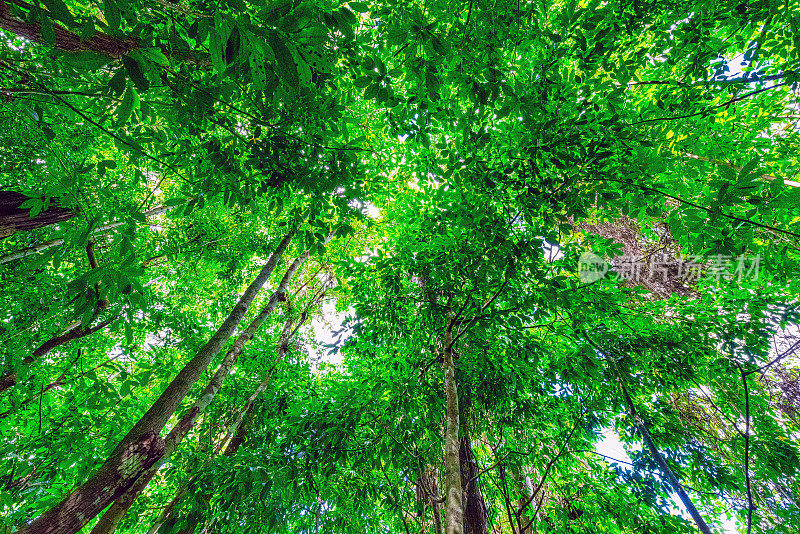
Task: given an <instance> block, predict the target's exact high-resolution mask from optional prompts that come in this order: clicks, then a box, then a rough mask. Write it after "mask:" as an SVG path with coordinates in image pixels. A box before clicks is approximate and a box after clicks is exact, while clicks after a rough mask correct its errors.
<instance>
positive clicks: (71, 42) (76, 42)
mask: <svg viewBox="0 0 800 534" xmlns="http://www.w3.org/2000/svg"><path fill="white" fill-rule="evenodd" d="M11 4H15V5H16V6H18V7H21V8H23V9H25V10H30V9H31V7H32V6H31V5H30V4H28V3H27V2H24V1H22V0H11V1H8V0H0V29H3V30H6V31H9V32H11V33H14V34H16V35H18V36H19V37H24V38H25V39H27V40H29V41H31V42H33V43H39V44H45V45H47V44H48V43H46V42H45V41H44V38H43V37H42V25H41V24H39V23H30V22H25V21H24V20H21V19H19V18H17V17H15V16H13V15H12V14H11V10H10V9H9V6H10V5H11ZM53 33H54V35H55V42H54V43H52V44H53V46H55V48H58V49H60V50H64V51H67V52H94V53H95V54H100V55H104V56H108V57H112V58H120V57H122V56H124V55H126V54H128V53H130V52H132V51H133V50H136V49H138V48H139V47H140V46H141V40H140V39H138V38H135V37H127V38H118V37H114V36H112V35H108V34H107V33H103V32H99V31H96V32H95V33H94V35H92V36H91V37H90V38H88V39H81V38H80V36H79V35H78V34H76V33H74V32H71V31H69V30H67V29H65V28H63V27H61V26H60V25H59V24H57V23H55V21H53ZM160 48H161V52H162V53H163V54H164V55H165V56H167V57H173V58H176V59H183V60H186V61H188V62H190V63H196V64H210V56H209V54H207V53H203V52H199V53H198V52H196V51H194V50H185V49H184V50H175V49H172V48H171V47H168V46H163V45H162V46H161V47H160Z"/></svg>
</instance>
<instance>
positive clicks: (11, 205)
mask: <svg viewBox="0 0 800 534" xmlns="http://www.w3.org/2000/svg"><path fill="white" fill-rule="evenodd" d="M30 199H31V198H30V197H27V196H25V195H23V194H22V193H17V192H16V191H2V190H0V239H3V238H5V237H8V236H10V235H12V234H14V233H16V232H21V231H25V230H33V229H35V228H42V227H44V226H50V225H51V224H56V223H60V222H62V221H66V220H68V219H71V218H73V217H74V216H75V212H74V211H72V210H68V209H66V208H59V207H58V206H50V207H49V208H47V209H46V210H44V211H40V212H39V213H38V214H37V215H36V216H35V217H31V216H30V210H29V209H21V208H20V206H21V205H22V203H23V202H25V201H26V200H30Z"/></svg>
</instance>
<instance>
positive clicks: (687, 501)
mask: <svg viewBox="0 0 800 534" xmlns="http://www.w3.org/2000/svg"><path fill="white" fill-rule="evenodd" d="M583 337H584V339H585V340H586V341H587V342H588V343H589V344H590V345H591V346H592V347H593V348H594V349H595V350H596V351H598V352H599V353H600V354H602V355H603V357H604V358H605V360H606V361H607V362H608V363H609V365H610V366H611V368H612V372H613V374H614V375H616V379H617V383H618V385H619V389H620V391H621V392H622V397H623V399H624V400H625V405H626V407H627V408H628V413H629V414H630V416H631V418H632V419H633V422H634V424H635V425H636V428H637V429H638V430H639V433H640V434H641V435H642V440H643V441H644V443H645V446H646V447H647V449H648V451H650V455H651V456H652V457H653V459H654V460H655V462H656V464H658V467H659V469H661V472H662V473H664V475H665V476H666V477H667V481H668V482H669V483H670V485H671V486H672V489H673V490H675V493H677V494H678V497H679V498H680V500H681V502H683V505H684V506H685V507H686V510H687V511H688V512H689V515H691V516H692V519H694V522H695V524H697V527H698V528H699V529H700V532H702V533H703V534H711V529H710V528H708V524H706V522H705V520H704V519H703V516H701V515H700V512H698V511H697V508H696V507H695V505H694V503H693V502H692V499H691V498H690V497H689V495H687V493H686V491H684V489H683V486H682V485H681V483H680V481H679V480H678V477H676V476H675V473H674V472H673V471H672V469H671V468H670V467H669V464H667V461H666V460H665V459H664V457H663V456H662V455H661V453H660V452H659V450H658V448H656V445H655V443H654V442H653V438H652V437H651V436H650V431H649V430H647V426H646V425H645V424H644V421H643V420H642V418H641V417H639V413H638V412H637V411H636V407H635V406H634V405H633V399H631V396H630V394H629V393H628V388H627V387H626V386H625V381H624V380H623V377H622V371H621V370H620V368H619V366H618V365H617V362H616V361H615V360H614V358H613V357H609V356H608V355H607V354H606V353H605V351H604V350H603V349H602V348H601V347H600V346H598V345H597V343H595V342H594V341H592V339H591V338H590V337H589V335H588V334H587V333H585V332H584V335H583Z"/></svg>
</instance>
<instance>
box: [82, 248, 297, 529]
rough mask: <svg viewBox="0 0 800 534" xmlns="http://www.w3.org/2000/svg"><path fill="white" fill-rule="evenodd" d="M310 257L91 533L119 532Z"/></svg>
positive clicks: (289, 275) (290, 272)
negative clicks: (156, 456)
mask: <svg viewBox="0 0 800 534" xmlns="http://www.w3.org/2000/svg"><path fill="white" fill-rule="evenodd" d="M310 255H311V252H310V251H309V250H307V251H305V252H304V253H303V254H301V255H300V256H298V257H297V258H296V259H295V260H294V262H292V264H291V265H290V266H289V268H288V269H287V270H286V273H285V274H284V275H283V278H282V279H281V282H280V284H279V285H278V288H277V289H276V290H275V291H274V292H273V293H272V295H271V296H270V298H269V301H267V304H266V305H265V306H264V307H263V308H262V309H261V311H260V312H259V314H258V315H257V316H256V317H255V318H254V319H253V320H252V321H251V322H250V324H249V325H248V326H247V328H246V329H245V330H244V332H242V333H241V334H239V337H237V338H236V341H235V342H234V343H233V346H231V348H230V349H228V352H227V353H226V354H225V357H224V358H223V359H222V362H221V363H220V365H219V367H218V368H217V370H216V372H215V373H214V376H212V377H211V380H210V381H209V383H208V385H207V386H206V387H205V389H204V390H203V393H202V394H201V395H200V397H199V398H198V399H197V400H196V401H195V402H194V404H193V405H192V407H191V408H189V409H188V410H187V411H186V412H185V413H184V414H183V416H182V417H181V418H180V419H179V420H178V422H177V423H175V426H173V427H172V429H171V430H170V431H169V434H167V437H166V439H165V440H164V452H163V455H162V457H161V458H159V459H158V460H157V461H156V462H155V463H154V464H153V465H152V466H151V467H150V468H149V469H148V470H147V471H145V472H144V474H142V476H141V477H140V478H139V480H137V481H136V482H135V483H134V484H133V486H131V487H130V489H129V490H128V491H127V492H125V494H124V495H122V496H121V497H120V498H118V499H117V500H116V501H115V502H114V504H112V505H111V507H110V508H109V509H108V510H107V511H106V513H105V514H103V517H101V518H100V521H99V522H98V523H97V525H95V527H94V528H93V529H92V534H112V533H113V532H114V531H115V530H116V528H117V525H119V522H120V521H121V520H122V518H123V517H125V514H126V513H127V512H128V510H129V509H130V507H131V505H133V503H134V501H135V500H136V499H137V498H138V497H139V495H141V494H142V492H143V491H144V489H145V488H146V487H147V485H148V484H149V483H150V481H151V480H152V479H153V477H154V476H155V474H156V473H157V472H158V470H159V469H161V466H163V465H164V463H166V461H167V460H169V458H170V456H171V455H172V452H173V451H174V450H175V449H176V448H177V446H178V445H179V444H180V443H181V442H182V441H183V439H184V438H185V437H186V436H187V435H188V434H189V432H190V431H191V430H192V428H194V425H195V423H196V422H197V419H198V418H199V417H200V415H201V414H202V413H203V412H205V410H206V408H207V407H208V406H209V405H210V404H211V401H213V400H214V397H215V396H216V395H217V393H218V392H219V390H220V388H221V387H222V383H223V382H224V381H225V379H226V378H227V377H228V375H229V374H230V372H231V369H232V368H233V366H234V365H235V364H236V360H237V359H238V358H239V355H240V354H241V353H242V350H244V346H245V344H246V343H247V342H248V341H250V340H251V339H252V338H253V336H254V335H255V333H256V332H257V331H258V329H259V328H260V327H261V325H262V324H263V323H264V320H265V319H266V318H267V317H269V316H270V314H272V312H273V311H274V310H275V306H276V305H277V304H278V302H280V300H281V297H283V296H285V295H286V290H287V288H288V286H289V282H290V281H291V280H292V278H294V275H295V274H296V273H297V270H298V269H299V268H300V266H301V265H303V263H305V261H306V260H307V259H308V257H309V256H310Z"/></svg>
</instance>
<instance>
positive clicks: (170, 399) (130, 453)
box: [17, 230, 295, 534]
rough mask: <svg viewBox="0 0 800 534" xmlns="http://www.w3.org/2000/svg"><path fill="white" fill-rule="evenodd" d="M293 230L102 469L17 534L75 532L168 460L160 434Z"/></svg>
mask: <svg viewBox="0 0 800 534" xmlns="http://www.w3.org/2000/svg"><path fill="white" fill-rule="evenodd" d="M294 233H295V230H292V231H290V232H289V233H288V234H287V235H286V237H284V238H283V240H282V241H281V242H280V244H279V245H278V247H277V249H276V250H275V251H274V252H273V253H272V255H271V256H270V258H269V259H268V260H267V263H266V264H265V265H264V267H263V268H262V269H261V272H259V274H258V276H257V277H256V279H255V280H253V282H252V283H251V284H250V285H249V286H248V287H247V289H246V290H245V292H244V294H242V296H241V297H240V298H239V301H238V302H237V303H236V305H235V306H234V308H233V310H232V311H231V312H230V314H229V315H228V317H227V318H226V319H225V321H224V322H223V323H222V325H221V326H220V327H219V329H218V330H217V332H216V333H215V334H214V335H213V336H212V337H211V339H210V340H209V341H208V342H207V343H206V344H205V345H204V346H203V347H202V348H201V349H200V350H199V351H198V352H197V353H196V354H195V356H194V357H193V358H192V359H191V361H189V363H187V364H186V366H184V368H183V369H181V371H180V372H179V373H178V375H177V376H176V377H175V378H174V379H173V380H172V382H171V383H170V384H169V386H167V388H166V389H165V390H164V392H163V393H162V394H161V396H160V397H159V398H158V399H157V400H156V401H155V402H154V403H153V405H152V406H150V409H149V410H147V413H145V414H144V416H142V418H141V419H139V421H138V422H137V423H136V424H135V425H134V426H133V428H132V429H131V430H130V431H129V432H128V434H127V435H126V436H125V437H124V438H122V440H121V441H120V442H119V444H118V445H117V447H116V448H115V449H114V451H113V452H112V453H111V454H110V455H109V457H108V458H107V459H106V461H105V462H104V463H103V465H102V466H101V467H100V469H99V470H98V471H97V473H95V474H94V475H93V476H92V477H91V478H90V479H89V480H88V481H87V482H86V483H84V484H83V485H81V486H79V487H78V488H76V489H75V490H73V491H72V492H71V493H70V494H69V495H68V496H67V497H66V498H64V499H63V500H62V501H61V502H60V503H59V504H58V505H56V506H55V507H53V508H52V509H50V510H48V511H47V512H45V513H43V514H42V515H40V516H39V517H38V518H37V519H36V520H34V521H33V522H32V523H30V524H28V525H26V526H24V527H22V528H21V529H19V530H18V531H17V532H18V534H74V533H75V532H77V531H78V530H80V529H81V528H82V527H83V526H84V525H85V524H86V523H88V522H89V521H91V520H92V519H93V518H94V517H95V516H97V514H98V513H100V512H101V511H102V510H103V509H104V508H105V507H106V506H108V505H109V504H111V503H112V502H114V501H115V500H116V499H118V498H119V497H120V496H122V495H123V494H124V493H125V492H126V491H127V490H128V489H129V488H130V487H131V486H132V485H133V484H134V483H135V482H136V480H137V479H138V478H139V477H140V476H141V475H142V474H144V473H145V472H147V470H148V469H150V467H151V466H152V465H153V464H155V463H156V462H157V461H158V460H159V459H160V458H162V457H163V456H164V440H163V439H162V438H160V437H159V435H158V434H159V433H160V432H161V430H162V429H163V428H164V425H165V424H166V423H167V421H168V420H169V418H170V417H172V414H173V413H175V410H177V409H178V407H179V406H180V403H181V401H182V400H183V399H184V397H186V394H187V393H188V392H189V390H190V389H191V387H192V386H193V385H194V383H195V382H197V380H198V379H199V378H200V376H201V375H202V373H203V372H204V371H205V369H206V368H207V367H208V365H209V364H210V363H211V359H212V358H213V357H214V355H216V354H217V353H218V352H219V351H220V349H221V348H222V346H223V345H224V344H225V342H226V341H227V340H228V339H229V338H230V337H231V336H232V335H233V333H234V331H235V330H236V327H237V326H238V325H239V323H240V322H241V321H242V319H243V318H244V315H245V313H246V312H247V309H248V308H249V307H250V304H251V303H252V302H253V299H254V298H255V297H256V295H257V294H258V291H259V290H260V289H261V286H263V285H264V284H265V283H266V282H267V280H269V277H270V275H271V274H272V271H273V270H275V266H276V265H277V264H278V260H279V259H280V258H281V256H282V255H283V253H284V251H285V250H286V248H287V247H288V245H289V242H290V241H291V240H292V237H293V236H294Z"/></svg>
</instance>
